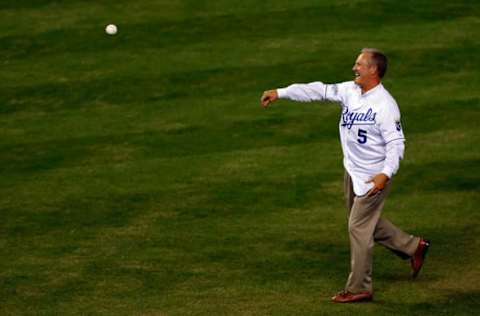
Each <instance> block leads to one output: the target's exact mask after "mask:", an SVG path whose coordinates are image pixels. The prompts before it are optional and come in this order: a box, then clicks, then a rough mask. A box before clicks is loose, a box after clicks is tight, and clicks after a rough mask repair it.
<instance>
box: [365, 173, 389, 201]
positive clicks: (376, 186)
mask: <svg viewBox="0 0 480 316" xmlns="http://www.w3.org/2000/svg"><path fill="white" fill-rule="evenodd" d="M388 180H389V178H388V176H387V175H386V174H384V173H379V174H377V175H376V176H373V177H371V178H370V180H368V181H367V182H365V183H370V182H372V183H373V188H371V189H370V191H368V196H372V195H375V194H377V192H379V191H382V190H383V189H384V188H385V185H386V184H387V182H388Z"/></svg>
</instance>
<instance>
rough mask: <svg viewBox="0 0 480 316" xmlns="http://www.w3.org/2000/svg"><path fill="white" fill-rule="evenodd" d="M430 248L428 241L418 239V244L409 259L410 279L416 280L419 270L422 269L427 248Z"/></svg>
mask: <svg viewBox="0 0 480 316" xmlns="http://www.w3.org/2000/svg"><path fill="white" fill-rule="evenodd" d="M429 247H430V241H428V240H425V239H423V238H421V239H420V242H419V243H418V247H417V250H415V253H414V254H413V256H412V258H411V259H410V264H411V266H412V270H413V272H412V277H413V278H416V277H417V275H418V273H419V272H420V270H421V269H422V266H423V263H424V262H425V255H426V254H427V251H428V248H429Z"/></svg>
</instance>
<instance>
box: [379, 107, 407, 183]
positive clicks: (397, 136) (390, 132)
mask: <svg viewBox="0 0 480 316" xmlns="http://www.w3.org/2000/svg"><path fill="white" fill-rule="evenodd" d="M377 124H378V126H379V129H380V133H381V135H382V137H383V140H384V141H385V163H384V167H383V170H382V173H384V174H386V175H387V176H388V177H389V178H391V177H392V176H393V175H394V174H396V173H397V171H398V168H399V166H400V160H402V159H403V154H404V149H405V145H404V142H405V136H404V135H403V130H402V124H401V123H400V111H399V109H398V106H397V104H396V103H395V102H389V103H387V104H385V106H384V107H383V111H381V112H380V113H379V116H378V120H377Z"/></svg>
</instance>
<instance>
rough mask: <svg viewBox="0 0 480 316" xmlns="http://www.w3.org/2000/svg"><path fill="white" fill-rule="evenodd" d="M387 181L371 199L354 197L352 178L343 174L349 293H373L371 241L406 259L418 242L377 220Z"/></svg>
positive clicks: (387, 188) (347, 288)
mask: <svg viewBox="0 0 480 316" xmlns="http://www.w3.org/2000/svg"><path fill="white" fill-rule="evenodd" d="M391 182H392V181H388V183H387V185H386V186H385V188H384V190H383V191H381V192H378V193H376V194H375V195H373V196H368V195H363V196H356V195H355V193H354V192H353V184H352V179H351V178H350V175H349V174H348V173H347V172H345V180H344V186H345V198H346V202H347V210H348V232H349V235H350V255H351V272H350V275H349V277H348V281H347V285H346V287H345V290H346V291H349V292H351V293H359V292H363V291H369V292H373V289H372V256H373V246H374V242H378V243H379V244H381V245H383V246H385V247H387V248H388V249H390V250H392V251H393V252H394V253H395V254H397V255H399V256H400V257H403V258H410V257H411V256H413V254H414V253H415V250H416V249H417V246H418V243H419V241H420V238H418V237H414V236H412V235H408V234H406V233H405V232H403V231H402V230H400V229H399V228H397V227H395V226H394V225H393V224H392V223H390V222H389V221H387V220H386V219H384V218H381V217H380V215H381V213H382V209H383V205H384V203H385V198H386V197H387V195H388V193H389V191H390V186H391Z"/></svg>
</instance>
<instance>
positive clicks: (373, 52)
mask: <svg viewBox="0 0 480 316" xmlns="http://www.w3.org/2000/svg"><path fill="white" fill-rule="evenodd" d="M362 53H368V54H370V56H371V58H370V60H371V62H372V64H374V65H375V66H376V67H377V73H378V76H379V77H380V78H383V76H385V73H386V72H387V65H388V59H387V56H385V54H384V53H383V52H381V51H380V50H378V49H376V48H364V49H362Z"/></svg>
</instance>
